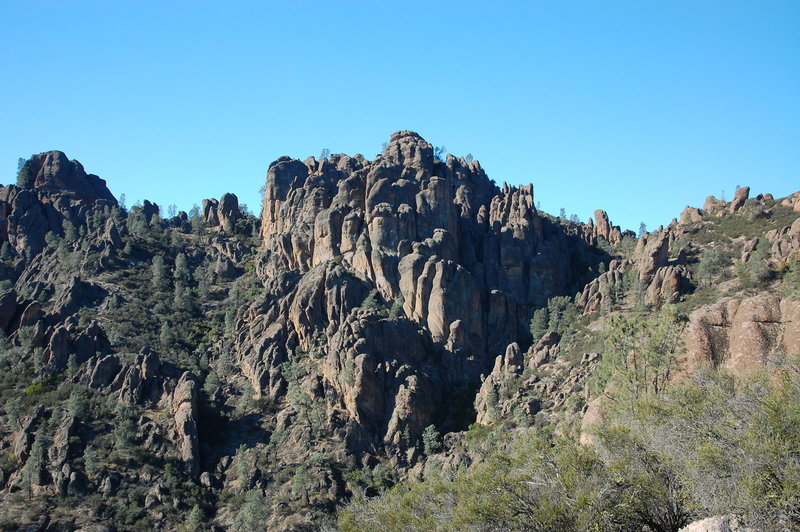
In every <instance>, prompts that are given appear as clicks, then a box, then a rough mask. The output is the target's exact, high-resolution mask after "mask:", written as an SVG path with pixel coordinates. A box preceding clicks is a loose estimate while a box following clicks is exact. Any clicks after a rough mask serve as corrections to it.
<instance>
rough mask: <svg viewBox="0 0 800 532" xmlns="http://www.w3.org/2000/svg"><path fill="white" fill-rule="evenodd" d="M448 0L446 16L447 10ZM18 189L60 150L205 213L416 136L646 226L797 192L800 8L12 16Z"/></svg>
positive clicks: (118, 7)
mask: <svg viewBox="0 0 800 532" xmlns="http://www.w3.org/2000/svg"><path fill="white" fill-rule="evenodd" d="M431 4H434V5H431ZM0 72H2V75H0V114H1V116H2V119H1V120H0V124H1V125H0V169H3V168H4V170H2V171H1V172H0V182H2V183H9V182H13V181H14V176H15V172H16V162H17V159H18V158H19V157H27V156H29V155H30V154H31V153H38V152H41V151H46V150H50V149H60V150H62V151H64V152H66V153H67V155H68V156H69V157H70V158H74V159H78V160H79V161H81V162H82V163H83V164H84V166H85V167H86V169H87V171H89V172H92V173H96V174H98V175H100V176H101V177H103V178H105V179H106V180H107V181H108V184H109V187H110V188H111V190H112V192H113V193H114V194H115V195H117V196H118V197H119V195H120V194H122V193H124V194H125V195H126V197H127V201H128V204H129V205H131V204H133V203H134V201H135V200H137V199H140V200H142V199H145V198H147V199H150V200H151V201H156V202H157V203H159V204H162V205H167V204H170V203H175V204H177V205H178V207H179V208H181V209H185V210H188V209H189V208H190V207H191V206H192V204H194V203H200V201H201V200H202V199H203V198H206V197H219V196H220V195H221V194H222V193H224V192H234V193H236V194H237V195H238V196H239V198H240V201H242V202H245V203H247V204H248V205H249V206H250V207H251V208H252V209H253V210H258V205H259V201H260V198H259V197H258V194H257V191H258V189H259V187H260V186H261V185H262V184H263V181H264V176H265V172H266V169H267V166H268V164H269V163H270V162H271V161H272V160H274V159H276V158H277V157H279V156H281V155H290V156H293V157H298V158H301V159H302V158H305V157H306V156H308V155H315V156H316V155H318V154H319V152H320V151H321V150H322V149H323V148H328V149H330V150H331V151H332V152H334V153H339V152H341V153H348V154H355V153H362V154H364V155H365V156H367V157H368V158H372V157H373V156H374V155H375V154H376V153H378V151H379V150H380V147H381V143H383V142H385V141H386V140H388V137H389V135H390V134H391V133H392V132H393V131H396V130H399V129H412V130H415V131H418V132H419V133H420V134H421V135H422V136H423V137H425V138H426V139H427V140H428V141H430V142H431V143H433V144H435V145H445V146H446V147H447V149H448V151H449V152H451V153H454V154H456V155H465V154H467V153H472V154H473V155H474V156H475V158H476V159H478V160H480V161H481V163H482V165H483V167H484V168H485V169H486V171H487V173H488V174H489V176H490V177H492V178H494V179H495V180H496V181H497V182H498V183H501V182H503V181H506V182H508V183H511V184H526V183H533V184H534V190H535V195H536V200H537V201H539V202H541V206H542V208H543V209H544V210H545V211H548V212H550V213H553V214H557V213H558V211H559V209H560V208H562V207H563V208H564V209H565V210H566V212H567V214H572V213H575V214H578V215H579V217H580V218H581V219H582V220H586V219H588V217H589V216H591V214H592V212H593V210H594V209H596V208H603V209H605V210H607V211H608V212H609V215H610V217H611V219H612V221H613V222H614V223H617V224H620V225H622V226H623V227H627V228H631V229H634V230H635V229H637V228H638V226H639V222H640V221H644V222H646V224H647V225H648V227H649V228H651V229H652V228H655V227H656V226H658V225H659V224H666V223H669V221H670V219H671V218H672V217H675V216H678V214H679V213H680V211H681V210H682V208H683V207H684V206H685V205H687V204H691V205H696V206H702V203H703V201H704V199H705V197H706V196H707V195H709V194H715V195H717V196H719V195H720V194H721V192H722V191H723V190H724V191H725V195H726V196H727V199H728V200H730V198H731V196H732V195H733V191H734V188H735V187H736V185H742V186H744V185H750V186H751V187H752V188H753V193H758V192H772V193H773V194H775V195H776V196H785V195H788V194H789V193H791V192H793V191H795V190H797V189H800V2H797V1H788V2H779V1H769V0H763V1H747V2H736V1H725V2H722V1H720V2H716V1H703V0H695V1H663V2H655V1H629V2H615V1H612V0H608V1H602V2H600V1H597V2H589V1H586V2H573V1H568V0H567V1H558V2H556V1H548V2H504V1H497V2H491V3H489V2H486V3H484V4H479V3H468V2H463V1H462V2H436V3H431V2H413V1H406V2H348V1H341V2H308V1H302V0H301V1H292V2H229V3H227V5H226V6H225V7H220V3H211V2H189V1H180V2H178V1H176V2H149V1H138V2H133V1H119V2H107V1H102V2H99V1H97V2H91V1H82V2H69V1H60V2H38V1H34V0H31V1H26V2H11V1H9V0H0Z"/></svg>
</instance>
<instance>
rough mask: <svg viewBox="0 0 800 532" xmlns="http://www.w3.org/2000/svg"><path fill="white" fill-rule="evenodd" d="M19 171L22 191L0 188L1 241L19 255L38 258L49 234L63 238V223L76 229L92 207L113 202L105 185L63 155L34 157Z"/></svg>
mask: <svg viewBox="0 0 800 532" xmlns="http://www.w3.org/2000/svg"><path fill="white" fill-rule="evenodd" d="M23 172H26V173H27V174H28V176H29V178H28V179H27V182H26V183H25V185H26V186H25V187H23V188H20V187H18V186H15V185H8V186H5V187H3V186H0V243H2V242H8V243H9V244H10V245H11V247H12V248H14V249H15V250H16V252H17V253H20V254H22V253H25V254H28V255H30V256H33V255H36V254H38V253H39V252H40V251H41V250H42V249H43V248H44V245H45V235H46V234H47V233H48V232H53V233H54V234H56V235H62V234H63V231H64V230H63V224H64V221H70V222H72V223H73V225H79V222H80V220H85V218H86V215H87V214H88V213H89V212H90V211H91V209H92V208H93V207H94V206H95V205H109V206H111V205H116V204H117V200H116V199H114V196H113V195H112V194H111V192H110V191H109V190H108V188H107V187H106V183H105V181H103V180H102V179H100V178H99V177H97V176H96V175H93V174H87V173H86V172H85V171H84V169H83V166H82V165H81V164H80V163H79V162H77V161H70V160H68V159H67V156H66V155H64V154H63V153H62V152H59V151H53V152H47V153H42V154H39V155H34V156H33V157H31V158H30V159H29V160H28V161H27V162H26V163H25V167H24V168H23Z"/></svg>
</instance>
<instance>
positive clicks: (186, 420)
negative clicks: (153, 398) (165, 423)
mask: <svg viewBox="0 0 800 532" xmlns="http://www.w3.org/2000/svg"><path fill="white" fill-rule="evenodd" d="M172 415H173V418H174V420H175V429H176V432H177V439H178V444H179V449H180V456H181V460H182V461H183V463H184V465H185V467H186V473H187V474H189V475H190V476H192V477H197V474H198V473H199V467H200V464H199V457H200V446H199V443H198V440H197V381H195V380H194V376H193V375H192V374H191V373H189V372H186V373H184V374H183V375H182V376H181V378H180V380H179V381H178V384H177V385H176V386H175V391H174V392H173V394H172Z"/></svg>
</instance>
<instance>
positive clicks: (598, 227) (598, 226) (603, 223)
mask: <svg viewBox="0 0 800 532" xmlns="http://www.w3.org/2000/svg"><path fill="white" fill-rule="evenodd" d="M594 219H595V224H594V236H595V238H600V237H602V238H604V239H605V240H606V242H608V243H609V244H618V243H619V242H620V241H621V240H622V232H621V231H620V229H619V226H616V225H611V222H609V220H608V213H606V211H603V210H600V209H597V210H596V211H594Z"/></svg>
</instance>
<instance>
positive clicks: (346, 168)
mask: <svg viewBox="0 0 800 532" xmlns="http://www.w3.org/2000/svg"><path fill="white" fill-rule="evenodd" d="M263 205H264V206H263V210H262V213H261V240H262V246H263V257H262V260H261V262H260V264H259V271H260V272H262V274H263V275H264V277H265V278H266V279H268V280H269V281H268V290H267V295H266V296H265V297H264V299H263V300H262V301H259V302H257V303H256V304H254V305H253V306H251V307H250V308H249V309H248V310H246V311H244V312H241V313H240V314H239V316H238V320H237V324H236V329H237V331H238V333H237V340H236V354H237V359H238V360H239V361H240V364H241V366H242V370H243V373H244V374H245V375H247V376H248V378H249V380H250V382H251V384H252V386H253V388H254V390H255V391H256V393H257V394H259V395H260V394H266V395H268V396H269V397H271V398H273V399H275V398H277V397H280V395H281V394H282V393H284V391H285V389H286V386H287V384H286V378H285V376H284V375H283V371H282V369H281V368H282V364H285V363H287V362H291V360H292V358H293V357H295V356H296V354H297V352H298V351H300V352H308V351H309V350H312V349H315V348H317V347H318V346H317V344H316V342H318V341H319V339H320V338H322V337H324V338H325V339H326V340H327V341H326V342H323V344H325V345H322V346H321V347H319V348H320V349H321V350H322V351H323V352H324V354H325V358H324V361H321V362H320V363H319V364H318V365H317V366H318V367H317V370H316V373H318V375H319V378H318V380H319V382H318V387H319V390H321V391H324V394H322V395H320V397H322V396H323V395H324V396H325V397H327V399H328V403H329V405H330V407H331V408H337V407H341V408H342V410H343V412H344V416H345V418H347V419H349V420H350V421H352V423H353V430H354V431H356V432H357V433H358V434H359V438H360V439H362V440H364V441H375V440H378V441H383V442H385V443H386V444H388V445H390V446H392V447H393V448H395V449H396V450H397V451H398V452H399V451H403V452H404V451H405V449H406V448H407V447H408V446H407V445H401V444H400V443H401V434H402V433H403V432H406V433H407V434H411V435H412V437H413V438H415V439H416V438H417V437H418V436H419V435H420V434H421V432H422V429H423V428H424V427H425V426H427V425H429V424H431V423H433V422H435V421H438V422H441V421H442V420H450V422H451V424H450V426H452V427H455V426H457V425H452V423H465V422H468V420H467V419H465V418H463V417H462V418H460V419H459V418H458V412H454V411H453V408H452V407H453V405H450V406H449V407H444V408H442V407H440V406H439V402H440V400H442V399H444V400H445V403H447V400H446V397H447V396H448V395H452V394H453V393H455V392H456V391H458V390H472V393H474V391H475V390H476V389H477V387H478V386H479V384H480V376H481V375H482V374H485V373H488V372H489V371H490V370H491V367H492V364H493V361H494V358H495V356H496V355H498V354H500V353H503V352H504V351H505V349H506V346H507V345H509V344H510V343H512V342H519V343H523V344H527V343H530V340H529V338H530V333H529V327H528V322H529V320H530V313H531V309H532V308H534V307H535V306H537V305H542V304H544V303H545V302H546V301H547V299H548V298H549V297H551V296H553V295H556V294H560V293H565V292H569V291H572V290H574V289H575V287H576V286H577V281H578V280H579V278H578V275H573V272H578V274H583V272H584V270H585V268H586V265H587V264H595V263H596V262H598V261H599V260H600V258H601V257H602V256H603V254H602V252H600V251H599V250H597V249H595V248H593V247H592V246H591V243H592V242H593V241H595V239H596V238H597V237H596V235H594V233H593V231H592V229H591V228H590V229H589V230H588V231H587V232H586V235H587V236H584V231H583V227H582V226H581V227H579V228H578V229H579V230H578V231H575V232H574V234H568V233H567V232H566V231H564V230H563V229H562V228H561V226H559V225H558V224H555V223H553V221H551V219H549V218H547V217H543V216H540V215H539V213H537V211H536V209H535V207H534V199H533V189H532V186H527V187H521V188H517V187H509V186H504V187H503V188H498V187H497V186H495V185H494V183H493V182H491V181H490V180H489V179H488V178H487V176H486V174H485V173H484V171H483V169H482V168H481V167H480V165H479V163H477V162H469V163H468V162H466V161H464V160H463V159H458V158H455V157H452V156H448V158H447V161H446V162H445V161H439V160H437V159H435V158H434V156H433V148H432V146H431V145H430V144H429V143H427V142H426V141H425V140H423V139H422V138H421V137H420V136H419V135H417V134H416V133H412V132H408V131H400V132H397V133H395V134H393V135H392V137H391V140H390V142H389V144H388V145H387V146H386V148H385V150H384V152H383V154H382V155H379V156H378V157H377V158H376V159H375V160H374V161H367V160H365V159H364V158H363V157H361V156H358V155H357V156H355V157H349V156H346V155H333V156H332V157H330V158H329V159H323V160H321V161H316V160H314V159H308V160H306V161H305V162H301V161H298V160H292V159H289V158H286V157H284V158H281V159H279V160H277V161H276V162H274V163H273V164H272V165H271V166H270V168H269V171H268V173H267V182H266V187H265V195H264V204H263ZM606 225H608V223H607V219H606ZM617 233H619V231H618V230H617ZM371 291H373V292H372V293H371ZM573 293H574V292H573ZM370 306H371V307H379V308H383V309H384V314H383V315H381V314H380V312H378V313H377V314H378V316H377V318H378V319H376V316H375V314H376V313H375V312H374V310H375V309H374V308H372V309H371V310H372V312H367V310H370V309H369V308H365V307H370ZM381 316H382V317H381ZM344 376H346V377H344ZM321 393H322V392H321ZM469 402H471V400H470V401H469Z"/></svg>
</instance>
